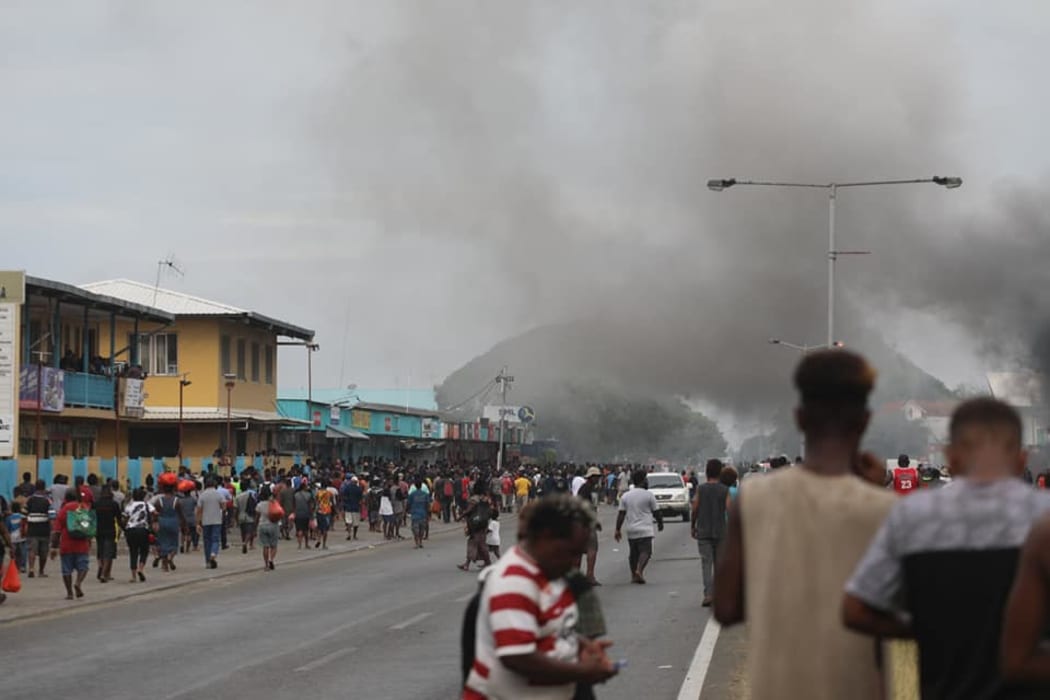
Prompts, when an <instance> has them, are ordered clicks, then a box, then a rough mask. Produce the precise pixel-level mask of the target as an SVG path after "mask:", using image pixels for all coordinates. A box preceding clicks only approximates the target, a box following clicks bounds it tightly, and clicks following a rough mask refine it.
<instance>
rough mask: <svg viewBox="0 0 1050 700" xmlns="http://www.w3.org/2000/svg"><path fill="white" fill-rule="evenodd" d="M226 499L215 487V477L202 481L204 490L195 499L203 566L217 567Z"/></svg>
mask: <svg viewBox="0 0 1050 700" xmlns="http://www.w3.org/2000/svg"><path fill="white" fill-rule="evenodd" d="M226 507H227V499H226V498H225V497H224V496H223V495H222V494H220V493H219V491H218V489H216V480H215V477H208V479H206V480H205V482H204V491H202V492H201V495H200V498H199V499H198V500H197V531H198V532H200V533H201V538H202V540H203V541H204V566H205V567H207V568H209V569H217V568H219V546H220V544H221V541H222V528H223V522H224V521H223V514H224V513H225V512H226Z"/></svg>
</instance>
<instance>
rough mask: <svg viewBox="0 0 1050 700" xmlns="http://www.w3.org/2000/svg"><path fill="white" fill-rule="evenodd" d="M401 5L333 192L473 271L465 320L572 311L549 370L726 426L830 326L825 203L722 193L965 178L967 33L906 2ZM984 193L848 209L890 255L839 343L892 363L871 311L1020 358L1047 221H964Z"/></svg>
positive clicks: (797, 195) (846, 269)
mask: <svg viewBox="0 0 1050 700" xmlns="http://www.w3.org/2000/svg"><path fill="white" fill-rule="evenodd" d="M884 5H885V6H884ZM400 7H401V8H402V10H403V12H402V13H401V14H400V15H399V17H398V19H399V22H400V24H399V27H400V29H399V31H398V32H397V34H396V36H394V37H393V38H391V39H389V40H388V41H386V42H384V43H381V44H377V45H374V46H371V47H370V48H369V49H368V50H367V51H366V52H365V53H364V54H363V55H361V56H359V57H358V58H357V63H355V67H354V68H353V69H352V73H351V74H350V75H349V76H348V79H347V81H346V84H345V88H344V89H343V90H342V91H341V92H340V93H338V94H336V95H333V96H332V97H331V100H330V102H329V105H330V109H329V110H328V112H327V113H326V114H323V115H321V116H320V117H319V121H318V123H317V126H318V133H317V137H318V140H319V143H321V144H323V147H324V148H325V149H326V151H327V152H328V155H329V163H330V165H331V167H332V172H333V177H334V178H335V179H336V181H337V182H338V183H339V186H341V187H343V188H345V189H346V191H347V192H348V193H349V194H351V195H352V196H353V203H354V207H355V211H360V207H362V206H363V207H364V208H365V209H366V210H367V211H368V212H369V213H370V215H371V216H372V217H374V219H375V221H376V222H377V225H378V226H380V227H381V228H383V229H384V230H385V231H388V232H389V234H390V235H391V236H410V235H414V234H417V233H418V234H420V235H423V236H427V237H431V238H433V239H435V240H437V241H441V243H442V245H444V246H445V249H446V250H447V252H448V256H449V258H448V259H446V262H451V264H453V265H457V264H462V267H461V272H460V275H459V277H458V278H457V279H456V280H454V281H453V282H452V285H451V287H452V288H451V289H448V290H443V291H445V292H446V293H449V294H450V295H451V296H452V297H453V298H454V299H456V300H457V302H456V304H454V306H453V308H454V309H456V310H455V311H453V316H455V315H456V314H457V313H458V314H462V313H470V310H469V309H470V299H471V296H472V295H478V296H482V295H485V296H488V295H494V294H495V295H499V296H500V298H501V299H502V300H503V301H504V303H503V315H504V320H506V319H510V320H511V321H512V322H513V323H514V324H515V325H516V326H517V327H518V328H520V329H525V328H528V327H530V326H534V325H539V324H542V323H547V322H575V323H576V326H575V329H576V330H575V331H574V332H573V334H572V338H571V342H566V343H565V346H564V347H546V348H545V349H546V353H545V354H544V355H543V358H542V364H543V365H544V367H545V369H543V370H540V369H539V368H537V369H538V371H546V372H548V373H549V374H550V375H552V376H560V375H562V374H565V373H567V372H570V371H573V372H574V371H578V369H577V368H578V367H579V366H580V363H581V362H589V364H590V366H591V367H593V368H598V369H600V371H601V372H603V373H605V374H608V375H612V376H615V377H617V378H618V379H619V380H620V381H622V382H627V383H632V384H637V385H639V386H645V387H649V388H656V389H659V390H662V391H677V392H679V393H685V394H696V395H701V396H705V397H706V398H708V399H711V400H714V401H716V402H718V403H719V404H721V405H725V406H726V407H728V408H730V409H733V410H736V411H745V412H746V411H748V410H750V409H752V408H754V407H755V406H756V405H759V404H768V403H770V402H774V401H779V400H781V399H782V398H783V395H784V393H785V390H786V388H787V387H786V386H785V384H786V382H785V373H786V370H787V369H788V368H789V367H790V365H791V363H792V362H793V360H794V358H793V357H791V356H790V355H789V354H784V353H782V352H781V351H780V350H777V349H773V350H771V349H770V348H769V347H768V345H767V344H766V342H765V341H766V339H767V338H768V337H770V336H778V337H782V338H784V339H787V340H792V341H795V342H810V343H812V342H819V341H820V340H822V339H823V338H824V334H825V331H824V318H825V315H824V305H825V294H826V291H825V254H824V251H825V241H826V200H825V198H824V194H823V193H822V192H820V191H808V192H807V191H797V190H795V191H777V190H759V189H745V188H737V189H733V190H729V191H726V192H724V193H722V194H720V195H716V194H712V193H709V192H707V191H706V190H705V188H704V183H705V181H706V180H707V178H709V177H713V176H723V175H725V176H730V175H737V176H745V177H746V176H753V177H761V178H769V179H795V180H814V181H818V182H824V181H829V180H832V179H840V180H852V179H870V178H876V179H878V178H894V177H916V176H928V175H932V174H935V173H940V174H946V173H951V174H956V173H958V174H961V175H964V176H969V173H968V172H967V171H966V166H967V165H968V164H972V162H971V161H968V160H967V158H966V157H964V156H965V155H966V154H960V153H959V152H958V150H956V149H955V148H954V146H955V144H956V142H957V139H956V136H957V133H958V132H957V127H959V126H961V123H962V120H963V117H958V116H956V117H953V116H952V115H959V114H960V110H961V108H962V98H961V95H960V92H961V91H962V90H963V88H964V85H963V83H962V76H960V75H959V71H958V70H956V66H957V65H958V62H959V60H960V59H961V56H960V48H959V45H958V42H957V41H956V39H955V37H954V36H953V35H952V33H951V25H949V24H945V19H946V16H941V15H938V14H936V13H934V12H929V13H926V12H924V11H921V10H916V9H913V8H912V6H911V5H910V4H905V3H889V4H888V5H886V4H878V6H873V5H872V4H870V3H860V2H850V3H837V2H825V1H823V0H808V1H806V2H801V3H790V4H785V3H781V2H773V1H760V2H742V3H741V2H734V3H713V4H711V3H708V4H701V3H686V2H662V3H635V2H606V1H603V2H583V3H573V4H572V5H571V9H569V8H567V7H566V6H564V4H559V3H516V4H513V5H509V6H508V5H504V4H500V5H499V6H497V5H495V4H490V3H451V4H450V3H441V4H436V3H426V2H420V3H415V4H411V5H404V4H403V5H400ZM508 8H509V9H508ZM953 119H957V120H959V121H960V123H958V124H957V123H955V122H954V121H953ZM379 154H382V157H379ZM377 162H378V163H379V164H378V165H377ZM361 163H368V164H370V165H369V167H367V168H364V167H362V165H361ZM982 184H983V183H981V182H980V181H978V182H976V183H973V182H971V181H969V180H968V183H967V187H969V188H970V189H966V188H964V189H962V190H956V191H950V192H946V191H944V190H942V189H941V188H937V187H934V186H932V185H930V186H922V187H908V188H892V189H891V188H886V189H878V190H850V191H844V192H842V194H841V198H840V208H839V221H840V227H839V236H840V239H839V240H840V245H841V246H842V247H843V248H868V249H870V250H872V251H873V253H874V255H873V256H871V257H869V258H866V259H844V260H843V261H842V263H841V264H840V266H839V274H840V280H841V281H840V299H841V304H842V309H841V312H840V315H839V321H840V329H841V334H840V337H841V338H842V339H843V340H845V341H846V342H847V343H848V344H850V345H851V346H854V347H859V348H860V349H861V350H870V351H871V352H873V353H875V354H876V355H877V358H876V359H877V360H880V361H883V362H884V363H886V362H892V361H893V360H894V358H893V356H892V355H891V354H890V353H888V351H886V350H885V349H884V348H883V347H882V346H881V343H880V338H879V336H880V333H879V331H880V329H870V328H867V327H866V326H865V323H864V320H865V318H866V316H867V310H869V309H873V308H877V309H883V310H884V309H885V308H887V305H890V306H889V307H888V308H892V305H893V304H897V305H904V306H907V307H911V308H920V309H934V310H938V311H939V312H940V311H943V312H944V313H945V314H947V316H949V317H951V318H953V319H955V320H958V321H959V322H961V323H963V324H964V326H965V327H966V328H969V329H971V330H972V331H973V332H974V333H975V334H976V335H977V336H978V339H979V340H981V341H982V343H983V344H984V345H985V346H987V349H989V350H995V351H1001V350H1002V351H1004V352H1006V353H1007V354H1013V355H1016V350H1017V348H1010V349H1009V350H1008V351H1007V350H1006V346H1007V345H1010V344H1011V343H1007V342H1004V341H1007V340H1013V338H1003V337H1001V336H1002V334H1003V333H1004V332H1005V333H1013V334H1014V335H1016V334H1017V331H1016V328H1015V324H1016V322H1017V321H1018V320H1020V319H1021V318H1023V317H1024V315H1025V314H1024V313H1023V312H1022V313H1017V314H1014V313H1010V314H1000V316H1002V317H1001V318H998V319H995V318H994V317H995V316H996V314H997V313H998V312H999V311H1000V310H1001V309H1002V308H1003V306H1004V305H1006V306H1013V305H1019V306H1020V307H1024V306H1025V304H1029V305H1030V304H1031V303H1037V302H1036V301H1031V302H1026V301H1025V299H1026V293H1025V290H1026V289H1028V288H1029V285H1031V284H1033V282H1034V280H1033V276H1037V275H1038V273H1037V270H1036V269H1035V265H1036V263H1035V261H1036V260H1038V256H1037V255H1036V253H1037V252H1039V251H1042V250H1045V249H1046V245H1045V244H1044V243H1043V241H1042V240H1041V239H1040V237H1039V235H1038V232H1039V231H1040V230H1041V228H1040V227H1041V224H1042V221H1041V219H1040V218H1039V217H1038V216H1035V212H1029V213H1027V214H1026V213H1025V212H1024V211H1016V209H1017V208H1018V207H1017V205H1018V204H1019V203H1018V202H1016V201H1015V202H1013V203H1012V204H1007V203H1006V202H1004V203H1002V204H1000V205H998V206H997V205H996V204H995V203H993V204H992V210H991V211H992V212H999V213H1001V214H1002V217H1001V218H1000V217H999V216H998V215H997V214H994V213H988V212H984V213H982V214H981V215H979V216H976V217H974V216H973V205H972V204H970V203H972V202H973V201H975V200H982V201H983V197H978V196H976V195H977V192H976V191H974V189H973V188H974V187H975V186H976V187H977V188H980V187H982ZM1019 196H1021V195H1018V194H1016V193H1015V190H1014V189H1012V188H1011V189H1010V190H1008V193H1007V194H1005V195H1004V197H1006V199H1008V200H1009V199H1014V198H1017V197H1019ZM1022 199H1024V197H1023V196H1022ZM1034 203H1035V202H1031V203H1029V204H1034ZM1026 208H1027V207H1020V209H1022V210H1024V209H1026ZM1026 224H1027V225H1026ZM1003 229H1005V230H1007V231H1009V232H1010V236H1005V237H1004V232H1003ZM1004 255H1009V256H1016V257H1019V258H1020V259H1021V260H1022V261H1028V264H1027V265H1025V268H1026V271H1025V272H1021V273H1019V274H1018V275H1017V277H1016V278H1013V277H1012V276H1006V275H1004V274H1003V273H1004V272H1005V270H1004V269H1003V268H1002V266H1000V265H999V264H993V261H997V260H1002V259H1003V256H1004ZM459 256H463V257H462V259H458V260H457V258H458V257H459ZM465 261H470V264H469V265H468V264H464V263H465ZM583 321H585V322H583ZM450 325H451V326H453V327H454V326H455V321H454V319H450ZM992 328H998V334H999V335H998V336H993V337H990V338H985V337H984V336H985V334H988V333H991V329H992ZM562 337H563V340H564V339H565V337H564V336H562ZM1029 340H1030V339H1025V338H1017V341H1018V347H1022V348H1023V347H1028V345H1029V344H1030V343H1028V341H1029ZM985 341H987V342H985ZM948 352H951V349H950V348H946V353H948ZM493 361H494V362H496V363H497V364H498V358H495V359H494V360H493ZM488 369H490V368H486V371H487V370H488ZM598 369H596V370H595V371H598Z"/></svg>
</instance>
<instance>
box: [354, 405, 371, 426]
mask: <svg viewBox="0 0 1050 700" xmlns="http://www.w3.org/2000/svg"><path fill="white" fill-rule="evenodd" d="M350 420H351V423H353V426H354V427H355V428H358V429H360V430H369V429H371V427H372V413H371V412H370V411H362V410H359V409H354V410H353V411H351V412H350Z"/></svg>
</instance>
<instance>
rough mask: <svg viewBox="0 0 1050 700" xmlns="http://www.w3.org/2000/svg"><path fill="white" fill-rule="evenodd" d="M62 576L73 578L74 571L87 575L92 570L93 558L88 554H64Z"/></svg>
mask: <svg viewBox="0 0 1050 700" xmlns="http://www.w3.org/2000/svg"><path fill="white" fill-rule="evenodd" d="M61 559H62V575H63V576H72V575H73V572H74V571H77V572H79V573H83V574H86V573H87V572H88V569H90V568H91V556H90V555H88V554H63V555H62V557H61Z"/></svg>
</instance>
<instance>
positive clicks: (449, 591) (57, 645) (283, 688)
mask: <svg viewBox="0 0 1050 700" xmlns="http://www.w3.org/2000/svg"><path fill="white" fill-rule="evenodd" d="M613 515H614V514H613V512H612V510H611V509H606V510H605V512H604V513H603V517H602V520H603V521H604V522H605V531H604V533H603V534H602V539H601V553H600V556H599V567H598V577H599V579H601V580H602V581H603V582H604V583H605V586H604V587H603V588H601V589H600V591H601V596H602V601H603V606H604V608H605V612H606V617H607V618H608V625H609V637H610V638H611V639H613V640H615V641H616V647H615V648H614V654H615V657H617V658H619V657H623V658H626V659H628V662H629V666H628V668H627V669H626V670H625V671H624V672H623V673H622V674H621V676H620V677H619V678H617V679H615V680H614V681H612V682H611V683H609V684H608V685H607V686H605V687H604V688H602V689H600V691H599V697H601V698H603V699H605V698H625V699H626V698H646V699H647V700H660V699H663V698H676V697H677V694H678V689H679V686H680V685H681V683H682V679H683V677H684V676H685V672H686V667H687V666H688V664H689V662H690V660H691V659H692V656H693V653H694V650H695V648H696V646H697V643H698V641H699V639H700V634H701V632H702V630H703V627H704V624H705V623H706V620H707V611H705V610H703V609H702V608H700V607H699V597H700V594H699V591H698V589H697V581H698V578H699V561H698V559H697V557H696V549H695V547H694V545H693V541H692V540H691V539H690V538H689V536H688V531H687V530H688V526H687V525H686V524H684V523H681V522H670V523H669V524H668V526H667V528H666V529H665V531H664V533H662V534H661V535H660V536H659V537H658V538H657V540H656V555H655V560H654V562H653V563H652V565H651V566H650V569H649V571H648V573H647V578H648V579H649V583H648V584H647V585H645V586H637V585H631V584H629V583H627V581H628V578H629V577H628V572H627V566H626V564H625V559H626V546H621V545H617V544H616V543H615V542H613V540H612V529H613V528H612V520H613ZM509 529H511V528H509V527H508V523H506V522H505V523H504V530H505V534H504V541H505V542H506V541H508V540H509V539H510V536H509V535H510V533H509V532H506V531H507V530H509ZM463 549H464V543H463V539H462V537H460V536H458V534H455V533H448V534H444V535H440V536H435V537H434V539H432V540H431V541H430V542H429V543H428V545H427V547H426V548H425V549H423V550H420V551H416V550H413V549H412V547H411V544H410V543H408V544H399V545H391V546H386V547H381V548H377V549H375V550H370V551H366V552H361V553H356V554H350V555H346V556H337V557H331V558H327V559H321V560H317V561H314V562H309V563H301V564H296V565H290V566H281V565H280V563H278V569H277V570H276V571H274V572H270V573H266V572H262V571H259V572H256V573H254V574H248V575H244V576H234V577H228V578H222V579H217V580H214V581H205V582H201V583H198V584H191V585H188V586H185V587H182V588H179V589H176V590H171V591H162V592H158V593H156V594H150V595H147V596H141V597H137V598H133V599H130V600H126V601H122V602H115V603H111V604H101V605H99V606H94V607H88V608H82V609H79V610H75V611H68V612H67V611H58V612H56V613H54V614H53V615H50V616H46V617H43V618H40V619H34V620H28V621H19V622H13V623H8V624H4V625H0V637H2V638H4V639H5V640H10V639H12V638H17V639H18V643H17V644H13V645H12V644H5V652H4V666H5V667H6V668H10V669H18V673H19V675H20V676H21V677H24V678H32V679H34V680H33V686H34V687H33V692H34V693H37V694H41V695H44V696H48V697H59V696H60V695H59V694H63V695H64V694H67V693H74V692H75V693H78V694H79V696H80V697H86V698H96V697H97V698H103V697H105V698H106V699H107V700H142V698H143V697H149V698H150V699H151V700H176V699H177V698H212V697H219V696H224V697H234V698H255V697H259V698H267V699H271V698H273V699H286V698H287V699H289V700H292V699H294V700H304V698H330V697H343V698H384V699H386V698H390V699H398V698H406V699H407V698H454V697H457V696H458V694H459V688H460V683H459V627H460V622H461V619H462V612H463V608H464V606H465V604H466V600H467V598H468V597H469V596H470V594H471V593H472V592H473V591H474V589H475V586H476V584H475V579H474V576H471V575H467V574H464V573H462V572H460V571H458V570H457V569H456V568H455V566H454V565H455V563H457V562H458V561H459V560H460V559H459V558H460V557H461V556H462V551H463ZM614 550H619V551H614ZM232 556H239V555H236V554H235V555H232ZM58 607H59V606H58V605H57V604H56V609H57V608H58ZM102 669H109V670H110V671H111V673H104V672H102ZM136 679H137V680H136ZM719 695H721V693H719ZM704 697H705V698H707V697H713V696H711V695H710V694H709V693H707V692H705V693H704Z"/></svg>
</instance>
